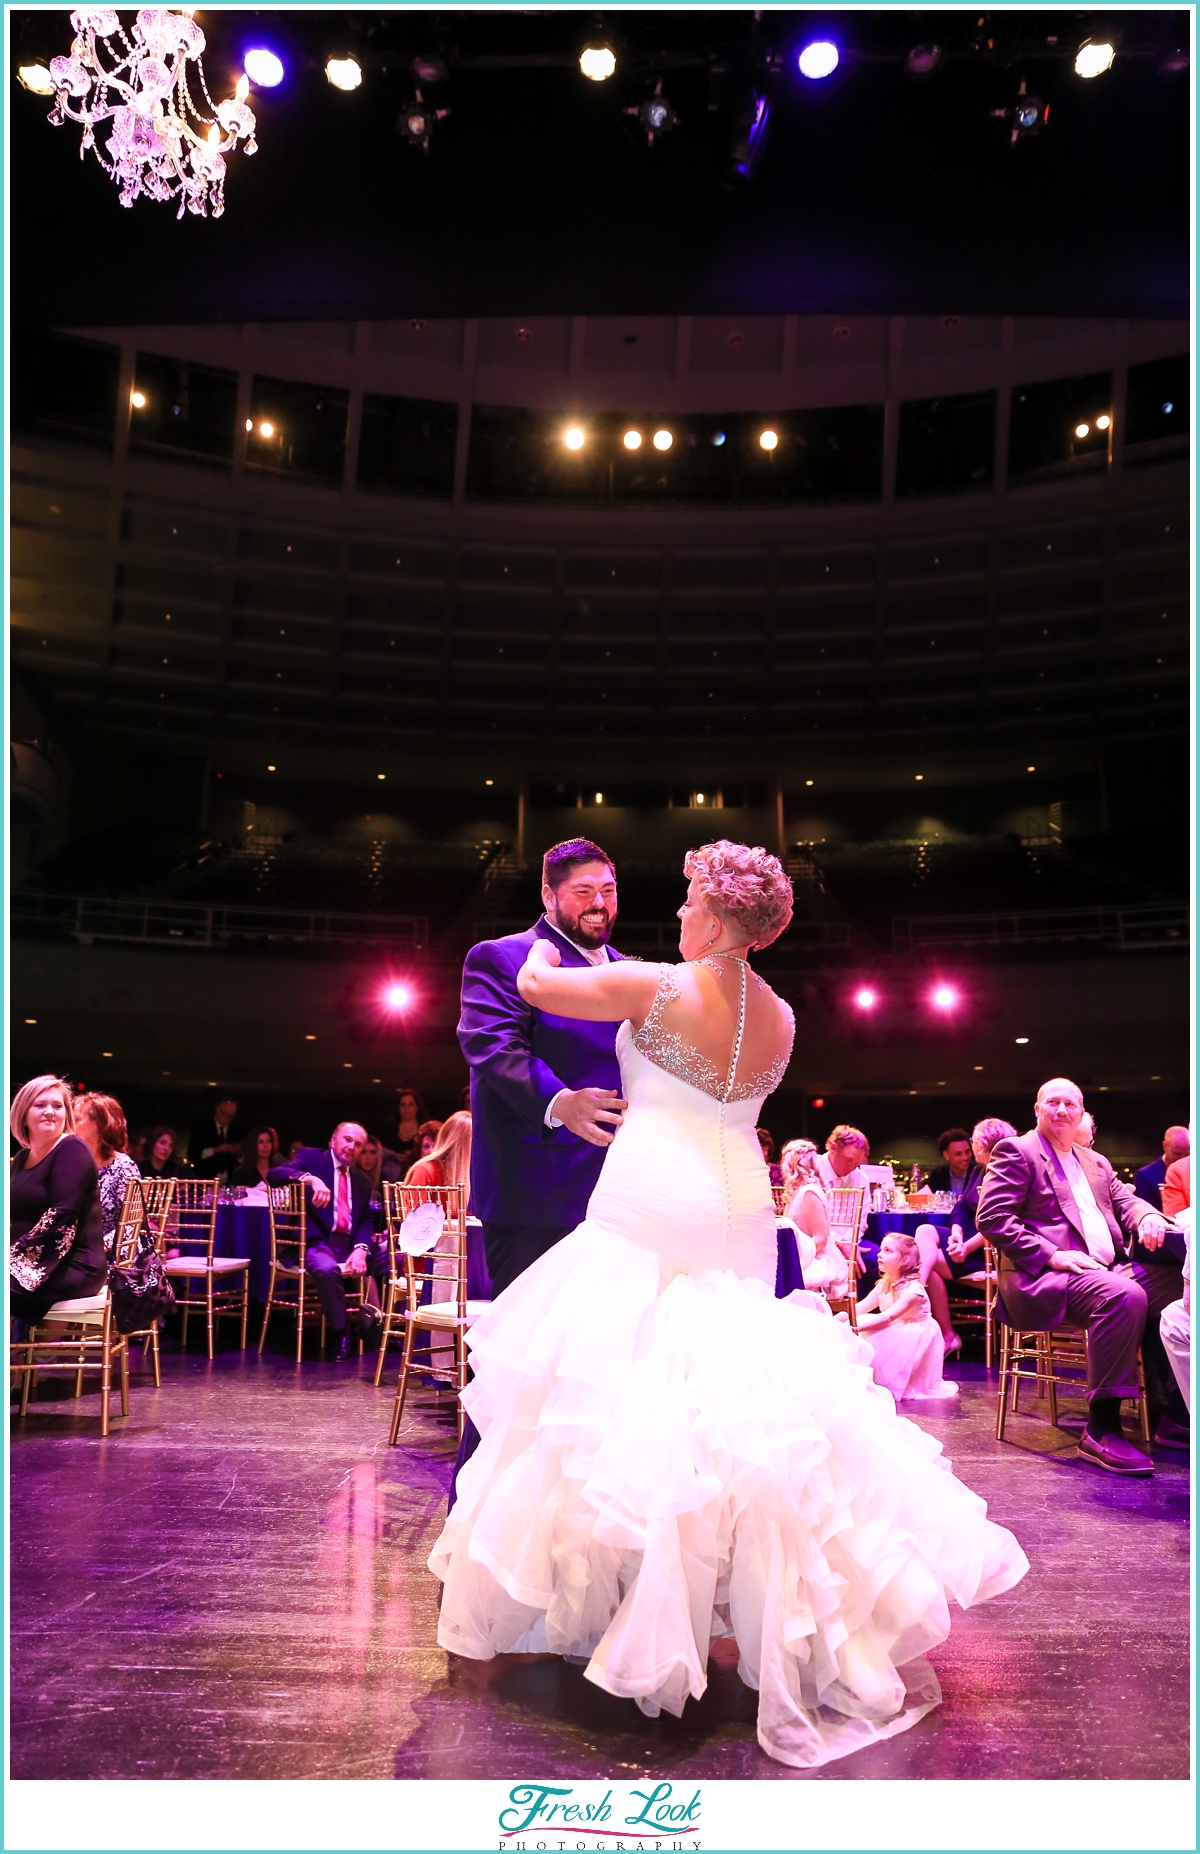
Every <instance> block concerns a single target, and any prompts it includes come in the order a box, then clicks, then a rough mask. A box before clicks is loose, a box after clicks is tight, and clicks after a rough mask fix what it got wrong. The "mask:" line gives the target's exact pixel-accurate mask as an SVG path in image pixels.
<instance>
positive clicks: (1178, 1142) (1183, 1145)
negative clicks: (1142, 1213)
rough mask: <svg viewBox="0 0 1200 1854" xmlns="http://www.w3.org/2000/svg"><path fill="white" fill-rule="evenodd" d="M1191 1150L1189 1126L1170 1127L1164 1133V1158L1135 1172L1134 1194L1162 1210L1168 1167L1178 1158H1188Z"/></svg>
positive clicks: (1156, 1208)
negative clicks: (1163, 1188)
mask: <svg viewBox="0 0 1200 1854" xmlns="http://www.w3.org/2000/svg"><path fill="white" fill-rule="evenodd" d="M1191 1150H1192V1141H1191V1135H1190V1134H1189V1133H1188V1130H1187V1128H1186V1127H1168V1128H1167V1130H1166V1132H1165V1133H1164V1134H1163V1149H1162V1158H1161V1159H1154V1160H1152V1161H1151V1163H1150V1164H1149V1165H1143V1166H1142V1167H1141V1169H1140V1170H1139V1171H1136V1172H1135V1173H1134V1174H1133V1189H1134V1195H1135V1196H1136V1197H1140V1198H1141V1199H1142V1200H1143V1201H1144V1202H1145V1203H1147V1204H1150V1205H1152V1206H1153V1207H1154V1209H1155V1210H1161V1209H1162V1207H1163V1206H1162V1187H1163V1179H1164V1178H1165V1177H1166V1175H1167V1167H1168V1165H1174V1163H1175V1161H1176V1159H1186V1158H1187V1157H1188V1155H1189V1153H1190V1152H1191Z"/></svg>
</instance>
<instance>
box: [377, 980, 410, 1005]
mask: <svg viewBox="0 0 1200 1854" xmlns="http://www.w3.org/2000/svg"><path fill="white" fill-rule="evenodd" d="M383 1001H384V1003H385V1004H386V1005H387V1008H388V1010H389V1011H405V1010H407V1009H408V1007H409V1005H410V1004H411V1003H412V992H411V991H410V990H409V989H408V986H407V985H389V986H388V988H387V990H386V991H385V992H384V994H383Z"/></svg>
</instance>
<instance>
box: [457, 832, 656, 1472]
mask: <svg viewBox="0 0 1200 1854" xmlns="http://www.w3.org/2000/svg"><path fill="white" fill-rule="evenodd" d="M542 905H543V907H544V908H545V913H544V914H543V916H542V918H541V920H539V921H537V922H536V923H535V924H534V925H533V926H532V927H530V928H529V930H528V931H527V932H526V933H515V934H508V935H506V937H505V938H504V939H503V940H484V941H481V943H480V944H479V945H478V946H473V947H472V948H471V951H470V952H469V953H468V954H467V958H466V964H465V965H464V967H463V982H462V1015H461V1016H460V1018H459V1024H458V1041H459V1044H460V1046H461V1048H462V1052H463V1055H464V1056H465V1057H466V1059H467V1061H468V1063H469V1064H470V1068H471V1209H472V1211H473V1212H474V1214H475V1215H476V1216H477V1217H478V1218H479V1220H480V1222H481V1223H482V1224H483V1240H484V1248H485V1250H486V1253H487V1263H488V1272H489V1274H490V1275H491V1278H492V1292H493V1293H494V1294H501V1293H503V1291H504V1289H505V1288H506V1287H508V1286H509V1285H510V1283H511V1282H513V1281H515V1280H516V1278H517V1276H518V1275H519V1274H522V1273H523V1272H524V1270H525V1269H526V1268H528V1267H529V1265H530V1263H531V1262H536V1261H537V1259H538V1257H539V1256H540V1255H544V1254H545V1253H546V1250H547V1249H549V1248H551V1247H553V1245H554V1244H555V1243H556V1242H558V1241H560V1240H561V1238H562V1237H564V1236H565V1235H567V1233H568V1231H570V1230H573V1229H574V1228H575V1226H576V1224H578V1223H582V1221H583V1218H584V1216H585V1214H586V1211H587V1204H588V1199H589V1198H590V1197H591V1195H592V1192H593V1190H594V1189H595V1185H596V1180H597V1179H598V1178H599V1176H600V1167H601V1166H602V1165H603V1163H604V1153H605V1149H606V1147H608V1146H610V1145H611V1144H612V1139H613V1134H614V1133H615V1131H616V1129H617V1128H618V1127H619V1126H620V1124H621V1118H622V1116H623V1114H624V1112H625V1102H624V1101H623V1100H622V1099H621V1071H620V1067H619V1065H618V1063H617V1054H616V1039H617V1030H618V1028H619V1025H617V1024H615V1023H611V1024H608V1023H588V1022H586V1021H584V1020H583V1019H580V1018H573V1017H554V1016H551V1015H550V1014H549V1013H548V1012H545V1011H539V1010H537V1009H535V1007H534V1006H533V1005H529V1004H526V1003H525V1000H524V999H523V998H522V997H521V994H520V993H519V992H518V990H517V973H518V972H519V971H520V970H521V967H522V966H523V965H524V964H525V959H526V956H527V955H528V952H529V948H530V947H531V946H532V944H533V942H534V940H535V939H548V940H550V941H552V942H553V944H554V945H555V946H556V947H557V948H558V950H559V953H560V954H561V956H562V963H563V965H564V966H584V965H603V964H604V963H606V962H607V961H608V960H611V959H619V958H620V957H621V955H620V954H619V953H618V952H616V951H614V949H613V948H612V947H611V946H609V944H608V938H609V935H610V934H611V932H612V929H613V923H614V922H615V920H616V918H617V881H616V875H615V873H614V871H613V865H612V862H611V860H610V858H609V857H608V856H607V855H606V854H605V852H604V851H603V850H602V849H601V848H600V846H599V845H598V844H595V843H592V842H591V841H590V840H589V839H588V838H585V837H578V838H572V839H570V840H569V841H568V842H566V843H558V844H555V846H554V848H553V849H551V850H547V852H546V854H545V856H544V858H543V859H542ZM478 1441H479V1435H478V1432H477V1431H476V1429H475V1426H474V1424H473V1423H472V1422H471V1421H470V1419H468V1420H467V1423H466V1425H465V1428H464V1431H463V1439H462V1445H461V1447H460V1449H459V1452H458V1462H457V1464H456V1467H455V1476H456V1478H457V1473H458V1468H460V1467H461V1466H462V1464H463V1462H464V1461H466V1460H467V1458H468V1457H469V1456H470V1455H471V1454H473V1453H474V1450H475V1448H476V1445H477V1444H478ZM450 1504H451V1505H453V1504H454V1488H453V1487H451V1490H450Z"/></svg>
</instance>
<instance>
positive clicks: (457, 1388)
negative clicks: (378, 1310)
mask: <svg viewBox="0 0 1200 1854" xmlns="http://www.w3.org/2000/svg"><path fill="white" fill-rule="evenodd" d="M400 1189H401V1190H403V1189H404V1187H403V1186H401V1187H400ZM417 1189H418V1190H419V1189H420V1187H417ZM424 1201H425V1202H426V1203H429V1202H435V1203H437V1204H438V1205H439V1206H440V1208H441V1209H442V1210H443V1211H444V1212H445V1217H446V1221H445V1223H444V1225H443V1228H442V1234H441V1236H440V1237H439V1238H438V1246H437V1247H436V1248H433V1249H431V1250H430V1251H429V1252H428V1253H427V1254H423V1255H418V1254H412V1253H410V1252H408V1251H406V1250H405V1249H404V1239H403V1235H402V1234H400V1235H399V1236H398V1248H399V1250H400V1253H401V1254H402V1255H403V1259H404V1273H405V1294H406V1304H405V1307H404V1311H403V1313H402V1315H401V1318H402V1320H403V1322H404V1356H403V1359H402V1361H401V1365H400V1376H399V1379H398V1380H397V1383H396V1401H395V1404H394V1406H393V1409H392V1427H391V1432H390V1434H389V1435H388V1442H389V1444H390V1445H391V1446H392V1447H394V1446H395V1444H396V1439H397V1437H398V1436H399V1434H400V1423H401V1419H402V1418H403V1415H404V1402H405V1399H406V1397H407V1396H408V1382H409V1377H410V1375H411V1374H412V1372H413V1369H414V1367H413V1348H414V1345H415V1342H416V1338H417V1334H418V1333H422V1334H427V1335H428V1339H429V1358H428V1361H426V1360H425V1359H423V1358H422V1359H421V1360H420V1361H419V1363H418V1365H417V1366H416V1370H417V1371H418V1372H419V1373H420V1374H421V1375H422V1376H429V1377H434V1378H441V1379H444V1380H445V1382H446V1383H447V1384H448V1385H449V1386H450V1387H451V1388H452V1389H453V1391H454V1394H455V1396H456V1397H460V1394H461V1392H462V1389H463V1386H464V1385H465V1384H466V1381H467V1333H468V1331H469V1330H470V1328H471V1326H472V1325H473V1323H474V1322H475V1321H476V1320H477V1319H478V1318H479V1315H480V1314H481V1313H482V1312H483V1311H484V1309H485V1308H486V1307H489V1306H490V1305H491V1302H490V1301H486V1300H468V1299H467V1213H466V1186H465V1185H438V1186H436V1187H434V1186H431V1187H430V1188H429V1192H428V1194H427V1195H425V1198H424ZM416 1207H417V1206H416V1205H414V1206H413V1208H414V1209H415V1208H416ZM439 1285H443V1286H444V1287H445V1290H446V1294H447V1298H446V1299H444V1300H441V1299H438V1298H437V1293H438V1288H439ZM462 1432H463V1407H462V1403H461V1401H460V1402H459V1405H458V1435H459V1440H460V1441H461V1440H462Z"/></svg>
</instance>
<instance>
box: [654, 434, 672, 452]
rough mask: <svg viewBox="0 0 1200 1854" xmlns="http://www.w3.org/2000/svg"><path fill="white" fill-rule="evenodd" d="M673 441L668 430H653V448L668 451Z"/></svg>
mask: <svg viewBox="0 0 1200 1854" xmlns="http://www.w3.org/2000/svg"><path fill="white" fill-rule="evenodd" d="M673 443H674V439H673V438H672V436H671V434H670V432H669V431H656V432H655V434H654V438H653V444H654V448H655V450H656V451H669V450H670V448H671V445H672V444H673Z"/></svg>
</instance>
